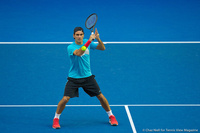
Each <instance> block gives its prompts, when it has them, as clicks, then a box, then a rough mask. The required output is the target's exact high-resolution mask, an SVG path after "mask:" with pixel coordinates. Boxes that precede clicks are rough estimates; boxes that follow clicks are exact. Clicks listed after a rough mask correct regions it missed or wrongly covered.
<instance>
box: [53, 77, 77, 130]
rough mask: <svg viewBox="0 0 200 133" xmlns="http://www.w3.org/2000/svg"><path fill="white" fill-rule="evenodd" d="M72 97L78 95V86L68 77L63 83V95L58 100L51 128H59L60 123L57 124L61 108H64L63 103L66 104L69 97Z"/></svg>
mask: <svg viewBox="0 0 200 133" xmlns="http://www.w3.org/2000/svg"><path fill="white" fill-rule="evenodd" d="M73 97H78V86H77V85H76V84H75V83H73V81H71V79H70V80H68V82H67V83H66V85H65V92H64V96H63V98H62V99H61V100H60V102H59V103H58V106H57V110H56V113H55V116H54V120H53V128H54V129H58V128H60V125H59V119H60V115H61V113H62V112H63V110H64V109H65V105H66V104H67V102H68V101H69V99H70V98H73Z"/></svg>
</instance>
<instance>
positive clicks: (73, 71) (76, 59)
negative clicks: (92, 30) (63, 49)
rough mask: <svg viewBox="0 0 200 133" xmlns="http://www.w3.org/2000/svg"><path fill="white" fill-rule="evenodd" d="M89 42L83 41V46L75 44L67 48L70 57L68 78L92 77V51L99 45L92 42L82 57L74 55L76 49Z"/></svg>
mask: <svg viewBox="0 0 200 133" xmlns="http://www.w3.org/2000/svg"><path fill="white" fill-rule="evenodd" d="M87 41H88V40H87V39H83V44H82V45H78V44H76V43H75V42H73V43H72V44H70V45H69V46H68V47H67V51H68V56H69V58H70V69H69V75H68V76H69V77H71V78H86V77H89V76H91V75H92V72H91V68H90V49H93V50H94V49H96V47H97V45H98V44H96V43H93V42H91V44H90V45H89V47H88V48H87V50H86V51H85V52H84V54H83V55H82V56H76V55H74V54H73V53H74V51H75V50H76V49H80V48H81V47H82V46H83V45H84V44H85V43H86V42H87Z"/></svg>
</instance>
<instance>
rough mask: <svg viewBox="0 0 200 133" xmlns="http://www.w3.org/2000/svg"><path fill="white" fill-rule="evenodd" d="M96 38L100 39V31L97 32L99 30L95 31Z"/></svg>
mask: <svg viewBox="0 0 200 133" xmlns="http://www.w3.org/2000/svg"><path fill="white" fill-rule="evenodd" d="M95 36H96V37H95V38H96V39H99V33H98V31H97V28H96V29H95Z"/></svg>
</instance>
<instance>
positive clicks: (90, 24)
mask: <svg viewBox="0 0 200 133" xmlns="http://www.w3.org/2000/svg"><path fill="white" fill-rule="evenodd" d="M97 19H98V16H97V14H96V13H93V14H91V15H90V16H89V17H88V18H87V19H86V21H85V27H86V28H87V29H89V30H90V31H91V33H92V34H94V27H95V25H96V23H97Z"/></svg>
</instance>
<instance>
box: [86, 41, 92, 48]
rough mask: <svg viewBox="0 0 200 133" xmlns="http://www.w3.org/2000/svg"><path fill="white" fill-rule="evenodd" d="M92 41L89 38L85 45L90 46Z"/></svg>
mask: <svg viewBox="0 0 200 133" xmlns="http://www.w3.org/2000/svg"><path fill="white" fill-rule="evenodd" d="M90 43H91V41H90V40H88V41H87V42H86V43H85V45H84V46H85V47H86V48H88V47H89V45H90Z"/></svg>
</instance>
